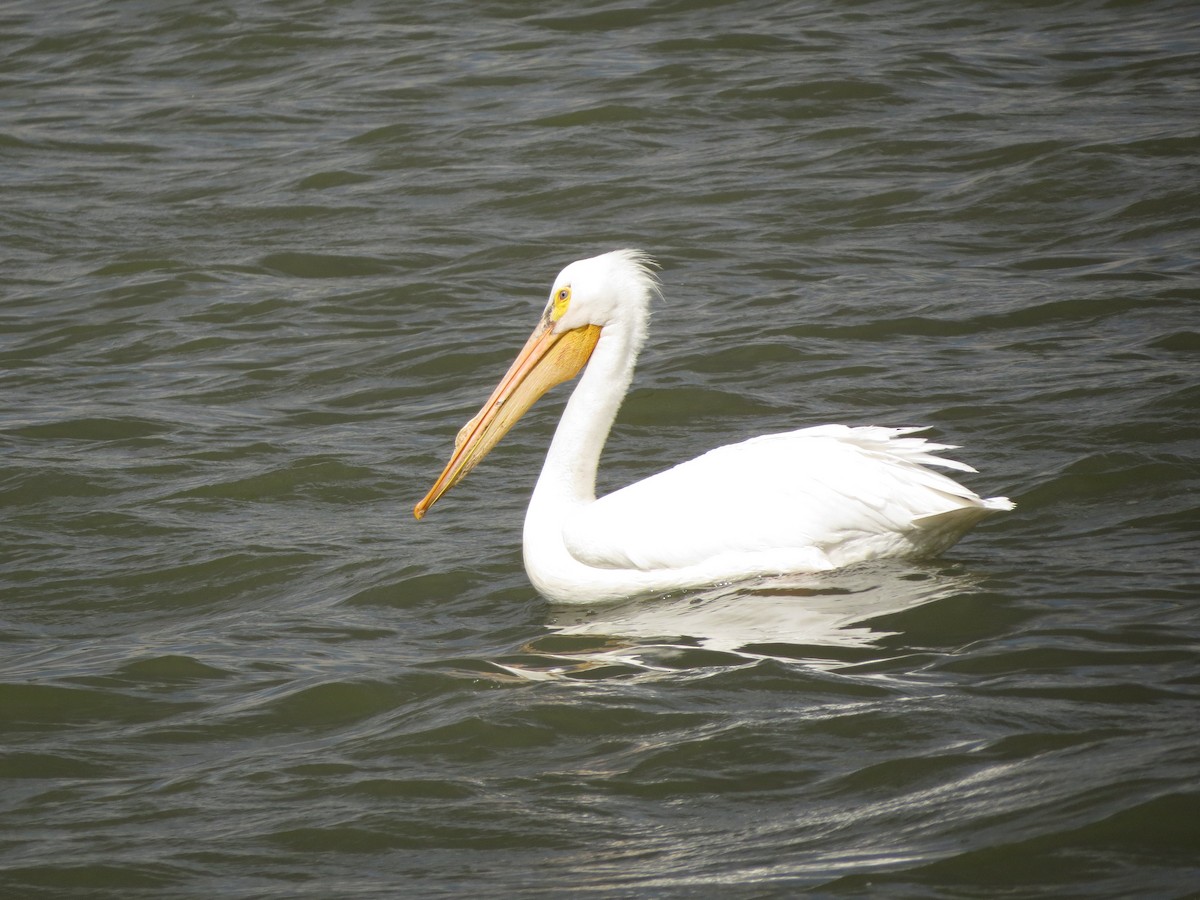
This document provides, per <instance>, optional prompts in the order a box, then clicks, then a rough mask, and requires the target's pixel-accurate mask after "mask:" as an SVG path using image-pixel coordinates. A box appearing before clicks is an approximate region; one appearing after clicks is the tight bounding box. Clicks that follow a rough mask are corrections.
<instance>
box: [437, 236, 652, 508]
mask: <svg viewBox="0 0 1200 900" xmlns="http://www.w3.org/2000/svg"><path fill="white" fill-rule="evenodd" d="M653 267H654V262H653V260H651V259H650V257H648V256H647V255H646V254H644V253H642V252H641V251H640V250H613V251H611V252H609V253H603V254H601V255H600V256H593V257H591V258H590V259H580V260H576V261H575V262H573V263H571V264H570V265H568V266H567V267H566V268H564V269H563V270H562V271H561V272H559V273H558V277H557V278H556V279H555V280H554V287H552V288H551V290H550V297H549V299H548V300H547V302H546V309H545V311H544V312H543V313H542V317H541V319H540V320H539V322H538V325H537V327H536V328H535V329H534V330H533V334H531V335H530V336H529V340H527V341H526V342H525V346H524V347H523V348H521V352H520V353H518V354H517V358H516V360H515V361H514V362H513V364H512V365H511V366H510V367H509V369H508V371H507V372H506V373H505V375H504V377H503V378H502V379H500V383H499V384H498V385H497V386H496V389H495V390H494V391H493V392H492V395H491V396H490V397H489V398H488V400H487V402H486V403H484V405H483V407H482V408H481V409H480V410H479V412H478V413H476V414H475V416H474V417H473V418H472V419H471V420H470V421H469V422H467V424H466V425H464V426H463V427H462V428H461V429H460V430H459V432H458V436H457V437H456V438H455V440H454V452H453V454H452V455H451V457H450V461H449V462H448V463H447V464H446V467H445V468H444V469H443V470H442V474H441V475H440V476H439V477H438V479H437V481H436V482H435V483H434V485H433V487H432V488H431V489H430V491H429V493H428V494H426V495H425V497H424V498H423V499H422V500H421V502H420V503H418V504H417V505H416V507H414V508H413V515H414V516H415V517H416V518H418V519H420V518H422V517H423V516H424V515H425V513H426V512H428V511H429V508H430V507H431V506H433V504H434V503H436V502H437V501H438V498H439V497H441V496H442V494H444V493H446V491H448V490H450V488H452V487H454V485H456V484H457V483H458V482H459V481H461V480H462V478H463V476H465V475H466V474H467V473H468V472H469V471H471V469H473V468H474V467H475V466H476V465H477V464H478V463H479V462H480V461H481V460H482V459H483V458H484V457H485V456H487V454H488V453H489V452H491V450H492V448H494V447H495V446H496V444H497V443H499V441H500V439H501V438H502V437H504V435H505V434H506V433H507V432H508V430H509V429H510V428H512V426H513V425H514V424H516V422H517V420H518V419H519V418H521V416H522V415H524V414H525V412H526V411H527V410H528V409H529V408H530V407H531V406H533V404H534V403H535V402H537V400H538V398H539V397H541V396H542V395H543V394H545V393H546V391H548V390H549V389H550V388H552V387H554V386H555V385H556V384H561V383H562V382H564V381H569V380H570V379H572V378H574V377H575V376H576V375H578V374H579V373H580V371H582V369H583V367H584V366H585V365H587V362H588V360H589V359H590V358H591V356H592V351H594V350H595V349H596V344H597V343H598V342H599V340H600V336H601V333H602V332H603V331H604V329H606V328H610V327H613V326H631V325H632V330H630V328H628V327H627V328H625V329H624V330H625V332H626V333H631V335H632V339H633V341H634V343H635V344H636V345H638V346H640V344H641V340H642V338H643V337H644V335H645V321H646V310H647V308H648V306H649V302H650V297H651V295H652V294H653V293H654V292H655V291H656V290H657V282H656V281H655V278H654V275H653V271H652V269H653Z"/></svg>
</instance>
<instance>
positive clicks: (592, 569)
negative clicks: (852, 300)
mask: <svg viewBox="0 0 1200 900" xmlns="http://www.w3.org/2000/svg"><path fill="white" fill-rule="evenodd" d="M650 264H651V263H650V261H649V259H648V258H647V257H646V256H645V255H643V254H641V253H640V252H638V251H634V250H617V251H613V252H611V253H605V254H603V255H601V256H597V257H593V258H591V259H585V260H579V261H578V262H574V263H572V264H571V265H569V266H567V267H566V268H565V269H563V271H562V272H561V273H560V274H559V276H558V279H557V280H556V281H555V284H554V289H553V290H552V291H551V294H550V302H549V304H548V305H547V307H546V311H545V313H544V314H543V316H542V320H541V322H540V324H539V326H538V328H537V329H536V330H535V331H534V334H533V335H532V336H531V337H530V339H529V342H528V343H527V344H526V346H525V348H524V349H523V350H522V352H521V354H520V355H519V356H518V358H517V361H516V362H514V363H513V366H512V367H511V368H510V369H509V372H508V374H506V375H505V377H504V379H503V380H502V381H501V384H500V386H499V387H497V389H496V391H495V392H494V393H493V395H492V397H491V398H490V399H489V400H488V402H487V403H486V404H485V405H484V407H483V409H481V410H480V412H479V414H478V415H476V417H475V418H474V419H472V420H471V421H470V422H468V423H467V425H466V426H464V428H463V429H462V431H461V432H460V433H459V438H458V441H457V442H456V446H455V453H454V455H453V456H452V458H451V460H450V462H449V463H448V464H447V466H446V469H445V470H444V471H443V473H442V475H441V477H440V478H439V479H438V481H437V483H436V484H435V485H434V487H433V488H432V489H431V490H430V492H429V494H428V495H427V496H426V497H425V498H424V499H423V500H422V501H421V502H420V503H419V504H417V507H416V509H415V510H414V512H415V514H416V516H417V517H418V518H420V517H421V516H423V515H424V513H425V511H426V510H427V509H428V508H429V506H431V505H432V504H433V503H434V502H436V500H437V499H438V497H440V496H441V495H442V494H443V493H444V492H445V491H447V490H449V488H450V487H452V486H453V485H454V484H455V483H456V482H457V481H458V480H459V479H460V478H462V476H463V475H465V474H466V472H467V471H469V470H470V469H471V468H472V467H474V465H475V464H476V463H477V462H478V461H479V460H480V459H482V458H483V456H484V455H485V454H486V453H487V452H488V451H489V450H490V449H491V448H492V447H493V446H495V443H496V442H497V441H498V440H499V439H500V437H501V436H502V435H503V434H504V432H505V431H507V430H508V428H510V427H511V426H512V424H513V423H514V422H515V421H516V419H517V418H519V417H520V415H521V414H522V413H523V412H524V411H525V410H526V409H528V408H529V406H530V405H532V403H533V402H534V401H535V400H536V399H537V397H538V396H540V395H541V394H542V393H544V392H545V391H546V390H547V389H548V388H549V387H550V386H552V385H553V384H557V383H558V382H559V381H562V380H565V379H566V378H570V377H573V376H574V375H575V374H576V373H577V372H578V370H579V368H580V367H582V366H583V365H585V364H586V366H587V368H586V369H585V370H584V373H583V376H582V377H581V378H580V380H579V383H578V385H577V386H576V388H575V391H574V392H573V394H572V395H571V398H570V400H569V401H568V402H567V406H566V409H565V410H564V412H563V416H562V420H561V421H560V422H559V425H558V429H557V430H556V431H555V435H554V439H553V441H552V442H551V445H550V449H549V451H548V453H547V455H546V461H545V464H544V465H543V467H542V473H541V476H540V477H539V478H538V483H537V486H536V487H535V489H534V492H533V497H532V499H531V500H530V504H529V511H528V514H527V516H526V519H525V533H524V555H525V568H526V571H527V572H528V574H529V578H530V580H531V581H532V582H533V584H534V586H535V587H536V588H537V589H538V590H539V591H540V592H541V593H542V594H544V595H545V596H547V597H549V598H550V599H552V600H555V601H559V602H563V603H593V602H600V601H606V600H615V599H619V598H625V597H630V596H634V595H639V594H652V593H662V592H667V591H672V590H677V589H680V588H688V587H700V586H705V585H711V584H717V583H724V582H737V581H742V580H746V579H751V578H756V577H764V576H779V575H790V574H800V573H811V572H818V571H824V570H828V569H833V568H837V567H840V566H846V565H849V564H852V563H855V562H861V561H863V560H867V559H874V558H878V557H889V556H930V555H934V554H937V553H940V552H941V551H943V550H945V549H946V548H947V547H949V546H950V545H951V544H953V543H954V542H955V541H957V540H958V539H959V538H960V537H961V536H962V535H963V534H964V533H965V532H966V531H967V530H969V529H970V528H971V527H972V526H973V525H975V524H976V523H977V522H978V521H979V520H980V519H982V518H984V517H985V516H987V515H990V514H992V513H994V512H998V511H1001V510H1007V509H1011V508H1012V506H1013V504H1012V503H1011V502H1010V501H1009V500H1007V499H1006V498H1003V497H994V498H991V499H987V500H985V499H982V498H980V497H979V496H978V495H976V494H975V493H974V492H972V491H970V490H968V489H967V488H965V487H963V486H962V485H960V484H958V483H957V482H955V481H953V480H952V479H950V478H948V477H946V476H945V475H942V474H940V473H938V472H935V471H933V470H932V469H929V468H927V466H930V465H934V466H941V467H945V468H951V469H958V470H961V471H967V472H970V471H974V470H973V469H971V467H970V466H967V465H964V464H963V463H960V462H956V461H954V460H949V459H945V458H943V457H941V456H938V455H937V454H938V453H940V452H941V451H944V450H948V449H952V448H951V447H949V446H948V445H944V444H936V443H930V442H928V441H926V440H924V439H922V438H919V437H914V436H913V433H914V432H916V431H919V430H921V429H917V428H882V427H874V426H868V427H858V428H851V427H847V426H845V425H822V426H817V427H814V428H803V429H800V430H799V431H791V432H787V433H783V434H774V435H766V436H763V437H757V438H752V439H750V440H748V441H743V442H742V443H739V444H731V445H728V446H725V447H720V448H718V449H716V450H712V451H710V452H708V453H706V454H704V455H703V456H700V457H697V458H696V459H693V460H690V461H689V462H685V463H681V464H680V465H678V466H675V467H674V468H672V469H668V470H667V471H665V472H661V473H659V474H658V475H654V476H652V477H650V478H647V479H645V480H643V481H639V482H637V483H635V484H632V485H630V486H628V487H626V488H622V489H621V490H619V491H615V492H614V493H612V494H609V495H607V496H605V497H602V498H600V499H599V500H597V499H596V497H595V482H596V469H597V466H598V464H599V459H600V452H601V450H602V449H603V446H604V442H605V440H606V439H607V437H608V432H609V429H610V428H611V426H612V423H613V420H614V418H615V417H616V414H617V409H618V408H619V407H620V404H621V401H622V400H623V398H624V396H625V393H626V391H627V389H628V387H629V384H630V381H631V380H632V377H633V367H634V363H635V361H636V358H637V354H638V351H639V350H640V349H641V345H642V342H643V340H644V338H645V333H646V323H647V320H648V316H649V304H650V299H651V297H652V295H653V294H654V292H655V290H656V285H655V281H654V278H653V276H652V274H651V272H650V270H649V266H650Z"/></svg>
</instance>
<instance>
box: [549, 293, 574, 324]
mask: <svg viewBox="0 0 1200 900" xmlns="http://www.w3.org/2000/svg"><path fill="white" fill-rule="evenodd" d="M570 303H571V286H570V285H567V286H566V287H560V288H559V289H558V290H557V291H555V292H554V301H553V308H554V315H553V318H554V320H555V321H558V320H559V319H561V318H562V317H563V316H564V315H565V314H566V312H567V307H568V306H569V305H570Z"/></svg>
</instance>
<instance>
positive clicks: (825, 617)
mask: <svg viewBox="0 0 1200 900" xmlns="http://www.w3.org/2000/svg"><path fill="white" fill-rule="evenodd" d="M973 583H974V579H973V578H972V577H971V576H970V575H967V574H962V573H959V572H948V571H945V570H944V568H943V569H939V568H937V567H935V566H932V565H930V566H920V565H917V564H912V563H908V564H906V563H897V562H894V561H891V562H879V563H871V564H865V565H861V566H854V567H852V568H849V569H843V570H839V571H836V572H828V573H823V574H819V575H805V576H793V577H790V578H788V579H787V580H786V581H784V580H771V581H765V582H755V583H752V584H740V585H722V586H719V587H713V588H710V589H707V590H704V591H701V592H699V593H694V592H687V593H681V594H679V595H676V596H671V597H665V598H664V597H658V598H650V599H641V600H631V601H627V602H625V603H621V604H617V605H613V606H605V607H597V608H592V609H578V608H575V607H563V608H556V609H555V610H554V611H553V613H552V615H551V618H550V621H549V622H548V629H549V633H548V634H546V635H544V636H543V637H540V638H538V639H536V640H534V641H531V642H529V643H527V644H526V645H525V646H524V647H523V648H522V653H520V654H518V656H517V657H516V658H511V659H504V660H499V661H494V664H495V665H497V666H498V667H499V668H501V669H502V670H504V671H505V672H507V673H509V674H511V675H515V676H518V677H520V678H525V679H531V680H546V679H551V678H559V677H567V678H580V677H586V678H589V679H595V678H601V677H611V676H614V675H633V674H646V673H663V672H676V673H677V672H680V671H683V670H689V671H694V670H697V669H705V670H709V669H712V668H720V667H727V666H741V665H746V664H748V663H753V662H756V661H759V660H763V659H780V660H787V661H789V662H796V661H798V660H801V661H803V662H804V663H805V664H806V665H811V666H828V665H831V664H833V663H835V662H836V663H838V664H840V663H841V662H843V661H844V660H842V659H840V658H831V657H829V656H828V654H823V653H822V648H843V649H844V648H869V647H871V646H873V645H875V644H876V642H877V641H878V640H879V639H880V638H882V637H885V636H888V635H891V634H894V633H895V632H892V631H888V630H883V629H879V628H876V627H873V626H872V624H871V622H872V620H874V619H878V618H880V617H882V616H887V615H891V614H894V613H898V612H902V611H904V610H907V609H912V608H914V607H917V606H922V605H924V604H926V603H931V602H933V601H935V600H941V599H943V598H946V597H949V596H952V595H954V594H959V593H962V592H964V591H968V590H970V589H971V587H972V585H973Z"/></svg>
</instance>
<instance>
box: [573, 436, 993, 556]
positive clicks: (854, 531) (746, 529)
mask: <svg viewBox="0 0 1200 900" xmlns="http://www.w3.org/2000/svg"><path fill="white" fill-rule="evenodd" d="M918 430H920V429H915V428H882V427H858V428H851V427H847V426H844V425H823V426H818V427H815V428H804V429H801V430H799V431H792V432H787V433H784V434H775V435H767V436H763V437H757V438H752V439H751V440H748V441H744V442H742V443H740V444H732V445H729V446H725V447H720V448H718V449H716V450H713V451H711V452H709V453H706V454H704V455H703V456H700V457H697V458H696V459H694V460H691V461H689V462H685V463H682V464H680V465H678V466H675V467H674V468H672V469H668V470H667V471H665V472H662V473H660V474H658V475H655V476H653V477H651V478H647V479H645V480H644V481H640V482H637V483H636V484H632V485H630V486H629V487H626V488H623V489H622V490H619V491H616V492H614V493H612V494H609V495H608V496H606V497H603V498H601V499H599V500H597V501H596V502H595V503H592V504H589V505H588V506H587V507H586V508H584V509H583V510H582V511H581V512H580V514H579V515H578V516H577V517H575V518H574V519H573V520H572V521H571V522H570V523H569V524H568V525H567V526H566V528H565V530H564V540H565V543H566V547H567V550H568V551H569V552H570V553H571V555H572V556H574V557H575V558H576V559H577V560H579V561H580V562H583V563H585V564H587V565H590V566H593V567H598V568H609V569H639V570H642V571H650V570H662V569H684V568H689V567H693V566H698V565H705V564H709V563H711V562H712V561H713V560H716V559H722V560H725V561H727V562H728V563H729V564H730V565H729V566H728V568H732V569H737V568H740V567H741V565H740V563H744V564H746V568H747V569H755V570H757V571H771V570H775V571H779V572H781V573H782V572H795V571H805V570H807V571H814V570H821V569H828V568H832V567H835V566H841V565H847V564H849V563H852V562H856V561H858V560H859V559H866V558H870V557H871V556H876V555H881V554H885V555H886V554H890V553H891V552H895V551H897V550H902V551H904V552H905V554H906V555H910V554H913V553H916V554H920V553H922V552H925V553H931V554H932V553H937V552H940V551H941V550H942V549H945V547H947V546H949V545H950V544H952V543H953V542H954V541H955V540H957V538H958V537H959V536H961V534H962V533H963V532H965V531H967V530H968V529H969V528H970V527H971V526H972V525H974V524H975V522H977V521H978V520H979V519H980V518H982V517H983V516H985V515H987V514H989V513H990V512H992V511H993V510H999V509H1007V508H1011V504H1010V503H1008V501H1007V500H1004V498H994V499H992V500H982V499H981V498H980V497H978V496H977V495H976V494H975V493H974V492H972V491H970V490H968V489H967V488H965V487H963V486H962V485H960V484H958V483H957V482H955V481H953V480H952V479H950V478H947V477H946V476H944V475H942V474H939V473H938V472H934V471H932V470H931V469H929V468H927V467H928V466H930V465H936V466H942V467H945V468H952V469H959V470H962V471H974V470H973V469H972V468H971V467H970V466H967V465H965V464H963V463H960V462H956V461H954V460H949V459H945V458H943V457H940V456H938V455H936V454H937V453H938V452H939V451H942V450H946V449H951V448H950V447H949V446H948V445H944V444H936V443H931V442H929V441H926V440H924V439H923V438H918V437H910V436H909V435H910V434H911V433H912V432H914V431H918ZM751 561H753V562H751Z"/></svg>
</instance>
